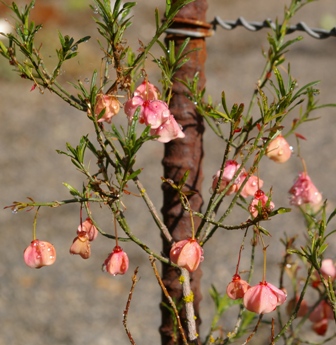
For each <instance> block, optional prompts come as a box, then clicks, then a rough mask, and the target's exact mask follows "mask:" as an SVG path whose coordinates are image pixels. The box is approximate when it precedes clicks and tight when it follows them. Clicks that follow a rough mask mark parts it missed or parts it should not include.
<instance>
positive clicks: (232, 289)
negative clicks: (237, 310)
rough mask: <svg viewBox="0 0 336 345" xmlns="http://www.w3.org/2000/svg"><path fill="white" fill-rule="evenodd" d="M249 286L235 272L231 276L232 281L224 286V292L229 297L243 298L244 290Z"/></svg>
mask: <svg viewBox="0 0 336 345" xmlns="http://www.w3.org/2000/svg"><path fill="white" fill-rule="evenodd" d="M249 288H250V285H249V283H248V282H247V281H245V280H243V279H240V275H239V274H235V275H234V276H233V278H232V281H231V282H230V283H229V285H228V286H227V288H226V293H227V294H228V296H229V297H230V298H231V299H238V298H243V297H244V295H245V292H246V291H247V290H248V289H249Z"/></svg>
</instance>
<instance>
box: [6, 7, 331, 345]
mask: <svg viewBox="0 0 336 345" xmlns="http://www.w3.org/2000/svg"><path fill="white" fill-rule="evenodd" d="M40 3H41V4H40ZM77 3H79V2H77ZM77 3H76V2H75V1H71V2H70V1H69V2H67V1H59V2H58V6H60V9H58V10H57V12H53V13H52V15H51V16H49V17H48V16H47V14H46V12H45V13H44V14H42V15H41V14H40V17H38V13H37V15H36V18H37V19H36V21H37V22H39V20H40V21H41V20H42V21H43V20H44V21H45V23H44V26H45V29H44V30H43V31H42V32H41V33H39V35H40V39H41V41H44V42H45V43H44V45H43V47H42V49H43V51H45V52H47V54H46V56H48V58H50V60H48V61H47V64H48V63H51V62H52V61H53V58H54V56H53V54H54V50H52V49H54V47H55V46H56V44H57V43H56V41H57V33H56V32H57V31H56V30H57V29H58V28H61V31H62V32H63V33H69V34H71V35H74V36H75V38H79V37H82V36H85V35H87V34H91V35H93V36H95V31H94V30H95V29H94V27H93V26H92V24H91V21H90V17H91V15H92V12H90V11H88V10H85V9H86V8H88V5H89V2H88V1H82V3H83V4H84V3H85V4H84V5H83V8H84V9H83V8H78V9H77V10H72V11H70V9H69V7H66V6H70V5H71V6H73V7H74V6H75V5H76V4H77ZM162 3H163V1H160V2H159V3H158V2H157V1H154V0H148V1H139V5H138V7H137V11H136V12H135V13H134V14H135V18H136V19H137V23H136V24H134V26H133V27H132V29H131V37H130V38H129V42H130V44H135V46H136V44H137V39H138V38H139V39H140V40H142V41H143V42H146V40H147V39H148V37H149V35H150V33H151V32H153V27H154V26H153V23H154V21H153V19H154V16H153V15H152V13H153V10H154V7H155V6H159V7H161V8H162ZM42 4H43V5H45V6H47V5H49V4H52V1H47V0H46V1H43V2H39V1H37V4H36V8H35V10H34V11H38V8H39V6H40V5H41V6H42ZM284 4H285V2H284V1H275V0H272V1H271V0H270V1H262V0H249V1H246V0H245V1H244V0H235V1H228V0H209V10H208V18H209V20H211V19H212V18H213V17H214V15H220V16H221V17H222V18H225V19H236V18H237V17H239V16H244V17H245V18H246V19H248V20H256V21H261V20H264V19H265V18H272V19H274V18H276V17H277V16H278V17H279V18H281V17H282V8H283V6H284ZM4 16H8V14H5V15H4ZM330 16H331V17H330ZM332 16H336V2H335V0H324V1H317V2H315V3H312V4H311V5H309V6H307V7H306V8H304V9H303V10H302V11H301V13H300V14H299V15H298V16H297V17H296V18H295V19H294V21H293V23H296V22H298V21H300V20H304V21H305V22H306V23H307V24H309V25H310V26H311V27H320V26H321V23H322V21H325V19H326V18H333V17H332ZM0 17H1V12H0ZM334 18H335V17H334ZM83 23H85V25H84V24H83ZM292 36H293V37H294V35H292ZM303 36H304V40H303V41H302V42H300V43H299V44H298V45H296V46H295V48H294V49H293V50H292V51H291V52H290V53H289V54H288V59H289V60H290V62H291V70H292V73H293V75H294V76H295V77H296V78H297V80H298V83H299V84H300V85H304V84H305V83H308V82H310V81H313V80H321V84H320V89H321V95H320V96H319V99H320V102H321V104H322V103H332V102H335V101H336V100H335V84H336V82H335V80H336V78H335V67H334V66H335V56H336V45H335V38H330V39H328V40H315V39H313V38H310V37H309V36H308V35H306V34H303ZM266 46H267V41H266V31H265V30H264V31H261V32H258V33H251V32H248V31H246V30H245V29H242V28H237V29H235V30H234V31H232V32H226V31H225V32H224V31H222V30H221V29H218V33H217V34H216V35H215V36H214V37H212V38H209V39H208V60H207V80H208V84H207V90H208V93H209V94H212V96H213V99H214V100H220V92H221V91H222V90H225V92H226V95H227V99H228V100H229V101H228V102H229V104H232V103H235V102H243V103H248V100H249V97H250V95H251V92H252V90H253V88H254V85H255V83H256V81H257V80H258V76H259V74H260V72H261V69H262V65H263V59H262V57H261V49H262V48H263V47H266ZM50 52H51V53H50ZM99 53H100V52H99V48H98V45H97V43H96V41H95V37H93V39H92V40H91V42H90V43H87V44H84V45H83V46H82V50H80V55H79V59H78V61H76V63H74V64H69V66H68V67H66V68H65V69H64V71H63V72H62V73H63V75H62V78H63V79H64V80H70V81H75V80H77V79H81V80H83V81H84V80H85V78H87V77H89V76H90V73H91V71H92V69H93V68H97V66H99V61H100V60H99ZM48 54H49V55H48ZM149 70H151V69H150V68H149ZM149 74H150V79H151V80H152V81H154V80H155V78H156V77H157V74H156V72H155V71H151V72H150V73H149ZM30 87H31V84H30V83H29V82H27V81H25V80H20V79H18V78H16V77H14V74H12V73H11V72H10V68H8V66H7V65H6V63H5V61H4V60H3V59H2V60H1V59H0V95H1V98H0V115H1V119H2V126H0V147H1V148H2V149H1V151H0V166H1V174H0V188H1V193H0V210H2V211H1V214H0V217H1V218H0V219H1V223H0V224H1V242H0V246H1V250H0V278H1V283H0V325H1V326H0V327H1V331H0V345H5V344H6V345H7V344H11V345H21V344H27V345H33V344H34V345H42V344H49V345H61V344H62V345H79V344H81V345H89V344H95V345H105V344H106V345H107V344H108V345H121V344H127V343H128V340H127V337H126V335H125V334H124V330H123V329H122V327H121V322H122V315H123V310H124V308H125V303H126V300H127V296H128V291H129V288H130V285H131V276H132V271H133V270H134V268H135V267H136V266H138V265H139V266H140V270H139V276H140V277H141V279H140V281H139V282H138V284H137V287H136V290H135V292H134V297H133V303H132V305H131V308H130V314H129V317H128V318H129V327H130V329H131V332H132V334H133V336H134V339H135V341H136V343H137V344H139V345H141V344H159V342H160V338H159V334H158V331H157V329H158V327H159V324H160V316H159V313H158V306H159V302H160V291H159V289H158V286H157V283H156V281H155V278H154V277H153V274H152V270H151V267H150V264H149V262H148V259H147V257H146V255H144V253H143V252H141V251H140V250H139V249H134V248H133V246H132V247H131V246H130V245H128V244H125V245H124V249H125V250H126V251H127V252H128V253H129V256H130V261H131V264H130V270H129V272H128V273H127V274H126V275H125V276H117V277H111V276H108V275H106V274H103V273H102V272H101V270H100V267H101V264H102V262H103V261H104V259H105V258H106V256H107V254H108V253H109V252H110V251H111V248H112V246H113V243H111V242H110V241H105V239H104V238H98V239H97V240H96V241H95V242H94V243H93V245H92V251H93V253H92V257H91V258H90V260H86V261H85V260H81V259H80V258H79V257H75V256H70V255H69V253H68V250H69V246H70V244H71V242H72V239H73V238H74V237H75V232H76V228H77V226H78V221H79V213H78V207H77V206H66V207H60V208H56V209H47V208H45V209H42V210H41V211H40V213H39V219H38V225H37V232H38V237H40V238H41V239H42V238H43V239H46V240H48V241H50V242H52V243H53V244H54V245H55V247H56V248H57V256H58V257H57V262H56V264H54V265H53V266H51V267H49V268H44V269H41V270H32V269H29V268H27V267H26V266H25V264H24V262H23V260H22V251H23V249H24V248H25V247H26V246H27V245H28V244H29V243H30V241H31V229H32V222H33V213H32V212H30V213H29V212H28V213H26V212H21V213H19V214H12V213H11V211H10V210H3V208H4V207H5V206H6V205H9V204H11V203H12V202H13V201H14V200H25V198H26V197H32V198H34V199H35V200H39V201H51V200H62V199H66V198H68V197H69V196H68V193H67V190H66V188H64V187H63V186H62V182H65V181H66V182H68V183H69V184H71V185H74V186H76V187H78V188H80V186H81V184H82V177H81V176H80V174H79V173H78V172H76V171H75V169H74V168H73V166H72V165H70V164H69V161H68V160H67V159H66V157H65V156H61V155H58V154H57V153H56V152H55V149H60V150H64V149H65V143H66V142H69V143H71V144H72V145H77V143H78V141H79V139H80V137H81V136H82V135H83V134H87V133H89V134H90V135H93V133H92V129H91V127H90V122H89V121H88V120H87V119H86V117H85V115H84V114H82V113H80V112H78V111H76V110H74V109H72V108H70V107H69V106H68V105H66V104H64V103H63V102H62V101H60V100H59V99H57V97H55V96H54V95H51V94H49V93H48V92H45V93H44V94H43V95H41V94H40V93H39V92H38V91H37V90H35V91H34V92H30ZM335 115H336V111H335V110H334V109H333V108H330V109H323V110H321V111H319V112H318V113H316V116H318V117H320V120H319V121H317V122H310V123H307V124H305V125H304V126H303V127H302V129H301V130H300V133H301V134H302V135H304V136H305V137H307V138H308V140H307V141H305V142H303V143H302V147H301V152H302V155H303V156H304V157H305V159H306V162H307V166H308V171H309V173H310V175H311V177H312V179H313V181H314V182H315V184H316V185H317V186H318V188H319V189H320V190H321V192H322V193H323V196H324V197H325V198H327V199H328V201H329V206H328V208H329V211H331V210H333V209H334V208H335V204H336V197H335V188H334V187H333V183H331V182H332V181H333V180H334V174H335V168H336V167H335V160H334V151H335V145H336V139H335V136H334V133H333V129H334V128H335V122H336V117H335ZM293 116H295V114H294V115H293ZM290 141H291V144H293V145H295V141H294V138H290ZM205 147H206V157H205V161H204V167H205V180H204V195H205V199H207V198H208V197H209V193H208V190H209V188H210V185H211V176H212V175H213V174H214V172H215V171H216V170H217V169H218V166H219V164H220V163H219V162H220V161H221V150H222V146H221V143H220V142H219V141H218V140H217V139H216V138H214V136H213V135H211V133H210V130H208V131H207V132H206V136H205ZM147 150H148V152H147V153H146V154H144V155H139V157H138V163H137V164H138V166H139V167H143V168H144V172H143V181H144V184H145V186H146V189H147V191H148V192H149V194H150V196H151V197H152V198H153V201H154V204H156V205H157V207H158V208H160V207H161V195H160V193H159V192H157V191H158V190H159V191H160V176H161V174H162V172H161V171H162V168H161V165H160V163H161V158H162V152H163V147H162V145H161V144H159V143H149V144H148V145H147ZM299 169H300V162H299V160H298V159H295V158H293V159H291V161H290V162H288V163H287V164H285V165H280V166H278V165H276V166H275V165H274V163H272V162H269V161H265V162H263V163H262V165H261V167H260V174H261V177H262V179H263V180H264V181H265V189H268V188H270V187H271V186H272V187H273V191H274V201H275V203H276V205H287V202H288V196H287V190H288V189H289V187H290V185H291V183H292V181H293V179H294V178H295V176H296V174H297V172H298V171H299ZM125 203H126V204H127V207H128V210H127V212H128V213H129V214H132V212H134V213H133V214H134V215H135V216H134V218H133V219H132V220H131V225H132V227H133V229H134V232H135V233H136V234H137V235H138V236H139V237H141V238H143V239H144V240H145V241H146V243H148V244H149V245H152V246H153V247H154V248H156V249H157V250H158V251H159V250H160V248H161V245H160V236H159V234H158V233H157V232H156V231H154V227H153V224H152V222H151V219H149V218H148V217H147V216H144V215H145V214H146V213H145V212H143V211H145V209H144V208H142V207H143V205H142V204H141V203H139V202H134V198H132V199H131V197H126V200H125ZM93 212H94V213H95V214H97V215H98V217H99V219H100V223H101V224H102V227H103V228H104V229H106V231H111V216H110V214H106V213H108V212H103V210H100V209H98V208H93ZM276 218H277V219H275V220H274V221H273V220H272V222H270V223H269V224H267V226H268V229H269V230H270V232H271V233H272V241H271V249H270V250H269V259H268V265H269V266H268V267H269V271H270V272H269V279H270V281H272V282H274V283H275V284H276V281H277V280H276V279H277V265H278V263H279V257H280V255H281V254H283V248H282V247H281V245H280V243H279V239H280V238H281V237H282V236H283V234H284V232H286V233H288V234H298V235H299V240H302V239H303V233H304V227H303V221H302V219H301V218H300V215H299V213H298V212H297V211H295V210H294V211H293V212H292V213H291V214H287V215H284V216H282V217H276ZM231 221H232V222H237V215H235V214H234V215H232V218H231ZM238 221H240V220H238ZM228 235H229V234H228V233H222V234H219V235H218V237H217V239H216V244H217V245H215V244H214V243H213V245H212V246H211V250H207V249H208V248H209V249H210V245H211V243H209V246H208V247H207V248H205V257H206V259H205V262H204V264H203V272H204V281H203V284H204V286H203V295H204V300H203V303H202V309H203V326H202V327H203V328H202V329H203V330H204V332H205V331H206V330H207V328H208V327H209V324H210V321H211V320H210V317H211V312H212V310H213V309H212V308H213V307H212V304H211V301H210V298H209V296H208V290H209V288H210V284H211V283H214V284H215V286H216V287H217V289H218V290H219V291H221V292H223V291H224V290H225V287H226V285H227V283H228V281H229V280H230V278H231V275H232V274H233V272H234V267H235V262H236V258H237V250H238V246H239V243H240V240H241V234H238V233H234V234H232V233H230V238H229V239H228V237H227V236H228ZM131 248H132V249H131ZM335 249H336V246H335V243H331V244H330V248H329V249H328V251H327V256H329V257H332V258H333V259H334V260H335V259H336V258H335ZM243 256H244V257H243V261H242V266H243V267H244V265H245V267H247V263H248V260H247V257H248V249H247V250H246V253H244V255H243ZM245 256H246V258H245ZM260 261H261V258H260V257H257V262H259V263H260ZM272 268H274V269H272ZM256 279H258V278H257V277H256ZM232 322H233V321H232V316H231V319H230V317H228V316H227V317H226V318H224V319H223V320H222V325H223V327H224V330H225V331H228V330H230V326H232ZM330 326H331V327H330V330H329V332H328V335H329V334H331V333H332V332H333V331H334V330H335V326H334V325H333V324H330ZM305 337H309V339H311V340H321V339H320V338H317V337H315V336H314V335H313V334H311V332H310V331H309V330H307V333H306V334H305ZM265 339H267V338H265ZM267 343H268V342H267V341H266V340H265V344H267ZM252 344H253V342H252ZM255 344H256V342H255ZM258 344H259V345H261V344H262V343H261V342H260V340H259V342H258ZM330 344H331V343H330Z"/></svg>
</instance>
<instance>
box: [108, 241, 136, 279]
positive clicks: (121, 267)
mask: <svg viewBox="0 0 336 345" xmlns="http://www.w3.org/2000/svg"><path fill="white" fill-rule="evenodd" d="M128 266H129V260H128V256H127V254H126V253H125V252H124V251H123V249H122V248H121V247H119V246H115V247H114V248H113V251H112V253H111V254H110V255H109V256H108V257H107V258H106V260H105V261H104V263H103V267H102V268H103V271H104V272H107V273H110V274H112V275H113V276H115V275H117V274H125V273H126V272H127V270H128Z"/></svg>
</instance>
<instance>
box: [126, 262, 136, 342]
mask: <svg viewBox="0 0 336 345" xmlns="http://www.w3.org/2000/svg"><path fill="white" fill-rule="evenodd" d="M138 270H139V267H137V268H136V269H135V270H134V273H133V276H132V286H131V289H130V292H129V294H128V299H127V302H126V307H125V310H124V314H123V315H124V317H123V325H124V329H125V332H126V334H127V336H128V339H129V341H130V343H131V344H132V345H135V341H134V339H133V337H132V334H131V332H130V330H129V329H128V327H127V316H128V312H129V308H130V305H131V301H132V296H133V291H134V289H135V285H136V283H137V282H138V281H139V280H138V279H137V274H138Z"/></svg>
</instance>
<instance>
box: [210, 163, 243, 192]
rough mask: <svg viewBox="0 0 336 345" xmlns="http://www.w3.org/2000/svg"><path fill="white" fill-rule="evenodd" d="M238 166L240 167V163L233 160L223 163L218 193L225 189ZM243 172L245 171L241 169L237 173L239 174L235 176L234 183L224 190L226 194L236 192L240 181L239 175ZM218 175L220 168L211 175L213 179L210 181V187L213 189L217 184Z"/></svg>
mask: <svg viewBox="0 0 336 345" xmlns="http://www.w3.org/2000/svg"><path fill="white" fill-rule="evenodd" d="M239 168H240V164H238V163H237V162H236V161H235V160H228V161H227V162H226V163H225V167H224V171H223V176H222V180H221V182H220V186H219V191H218V193H221V192H222V191H223V190H224V189H225V187H226V186H227V185H228V184H229V183H230V182H231V180H232V179H233V176H234V175H235V174H236V172H237V171H238V169H239ZM244 172H245V171H244V169H243V170H242V172H241V173H240V174H239V176H238V177H237V178H236V180H235V183H234V184H233V185H232V186H231V187H230V189H229V190H228V191H227V192H226V195H230V194H232V193H235V192H237V190H238V189H239V185H240V183H241V176H242V174H243V173H244ZM219 176H220V170H218V171H217V173H216V175H215V176H214V177H213V181H212V189H213V190H215V189H216V185H217V182H218V179H219Z"/></svg>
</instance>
